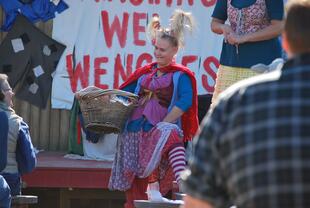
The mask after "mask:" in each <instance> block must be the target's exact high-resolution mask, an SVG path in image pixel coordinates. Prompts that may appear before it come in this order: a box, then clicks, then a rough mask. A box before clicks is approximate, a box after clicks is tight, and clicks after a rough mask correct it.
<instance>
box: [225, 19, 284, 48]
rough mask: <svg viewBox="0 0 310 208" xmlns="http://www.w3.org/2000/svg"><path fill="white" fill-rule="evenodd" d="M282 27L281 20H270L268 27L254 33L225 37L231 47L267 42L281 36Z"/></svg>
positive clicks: (232, 34) (234, 34) (231, 34)
mask: <svg viewBox="0 0 310 208" xmlns="http://www.w3.org/2000/svg"><path fill="white" fill-rule="evenodd" d="M283 26H284V22H283V20H271V24H270V25H269V26H268V27H266V28H264V29H262V30H259V31H257V32H254V33H249V34H245V35H237V34H236V33H230V34H229V35H228V36H227V41H228V43H230V44H232V45H238V44H242V43H246V42H256V41H263V40H269V39H272V38H275V37H277V36H279V35H281V33H282V30H283Z"/></svg>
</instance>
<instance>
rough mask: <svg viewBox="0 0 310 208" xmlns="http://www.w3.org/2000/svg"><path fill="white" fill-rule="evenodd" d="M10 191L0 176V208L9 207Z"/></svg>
mask: <svg viewBox="0 0 310 208" xmlns="http://www.w3.org/2000/svg"><path fill="white" fill-rule="evenodd" d="M10 193H11V190H10V187H9V185H8V184H7V182H6V181H5V179H4V178H3V177H2V176H1V175H0V208H10V207H11V194H10Z"/></svg>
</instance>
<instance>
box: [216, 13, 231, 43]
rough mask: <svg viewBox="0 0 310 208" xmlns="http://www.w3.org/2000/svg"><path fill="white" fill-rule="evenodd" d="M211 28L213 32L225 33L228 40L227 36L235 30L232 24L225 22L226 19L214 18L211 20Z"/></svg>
mask: <svg viewBox="0 0 310 208" xmlns="http://www.w3.org/2000/svg"><path fill="white" fill-rule="evenodd" d="M211 30H212V32H214V33H216V34H219V35H221V34H223V35H224V39H225V41H226V40H227V37H228V35H229V34H230V33H233V30H232V29H231V27H230V25H227V24H225V21H224V20H221V19H217V18H212V21H211Z"/></svg>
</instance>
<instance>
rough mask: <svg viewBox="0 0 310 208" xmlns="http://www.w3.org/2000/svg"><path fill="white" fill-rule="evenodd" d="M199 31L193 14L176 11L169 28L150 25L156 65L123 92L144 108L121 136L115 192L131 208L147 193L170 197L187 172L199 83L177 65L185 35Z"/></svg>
mask: <svg viewBox="0 0 310 208" xmlns="http://www.w3.org/2000/svg"><path fill="white" fill-rule="evenodd" d="M193 25H194V21H193V17H192V15H191V14H190V13H186V12H183V11H181V10H176V11H175V12H174V14H173V16H172V17H171V19H170V25H169V27H168V28H163V27H161V26H160V22H159V17H158V16H157V17H154V18H153V19H152V21H151V22H150V24H149V27H148V30H149V31H148V33H149V35H150V38H151V40H152V43H153V45H154V57H155V59H156V62H154V63H151V64H148V65H146V66H144V67H142V68H139V69H137V70H136V71H135V72H134V73H133V74H132V75H131V76H130V77H129V78H128V80H127V81H125V83H124V84H123V85H121V87H120V88H121V89H123V90H126V91H130V92H133V93H135V94H137V95H139V100H138V107H137V108H136V109H135V110H134V111H133V113H132V115H131V116H130V118H129V119H128V121H127V125H126V128H125V130H124V132H123V133H122V134H120V135H119V138H118V144H117V153H116V157H115V160H114V164H113V168H112V174H111V178H110V182H109V188H110V189H112V190H120V191H125V192H126V200H127V202H126V204H125V207H126V208H132V207H134V205H133V201H134V200H136V199H147V195H146V191H147V189H151V190H157V191H160V192H161V193H162V195H165V194H166V193H167V192H168V191H169V190H171V189H172V182H173V181H174V180H176V181H177V182H179V180H180V173H181V171H183V170H184V169H185V149H184V141H188V140H191V139H192V137H193V136H194V134H195V133H196V130H197V129H198V118H197V89H196V79H195V77H194V74H193V72H192V71H190V70H189V69H188V68H186V67H185V66H183V65H179V64H176V63H175V61H174V60H175V56H176V54H177V52H178V50H179V49H180V48H181V47H183V46H184V33H185V31H186V30H190V31H191V30H192V29H193Z"/></svg>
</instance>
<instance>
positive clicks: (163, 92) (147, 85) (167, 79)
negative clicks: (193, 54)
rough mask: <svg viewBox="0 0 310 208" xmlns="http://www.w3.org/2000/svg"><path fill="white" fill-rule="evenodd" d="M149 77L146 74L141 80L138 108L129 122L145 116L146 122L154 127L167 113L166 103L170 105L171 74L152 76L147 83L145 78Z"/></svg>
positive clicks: (171, 91) (171, 90)
mask: <svg viewBox="0 0 310 208" xmlns="http://www.w3.org/2000/svg"><path fill="white" fill-rule="evenodd" d="M150 75H151V74H146V76H144V77H143V78H142V80H141V90H140V92H139V95H140V98H139V105H138V106H139V107H137V108H136V109H135V110H134V112H133V114H132V116H131V119H130V120H136V119H139V118H142V117H143V116H145V118H146V119H147V120H148V122H150V123H151V124H152V125H156V124H157V123H159V122H161V121H162V120H163V119H164V118H165V116H166V115H167V113H168V105H167V103H170V101H171V97H172V93H173V84H172V77H173V73H166V74H164V75H162V76H159V77H157V76H153V77H152V78H151V79H150V81H149V80H148V79H147V78H148V77H149V76H150ZM167 101H169V102H167Z"/></svg>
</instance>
